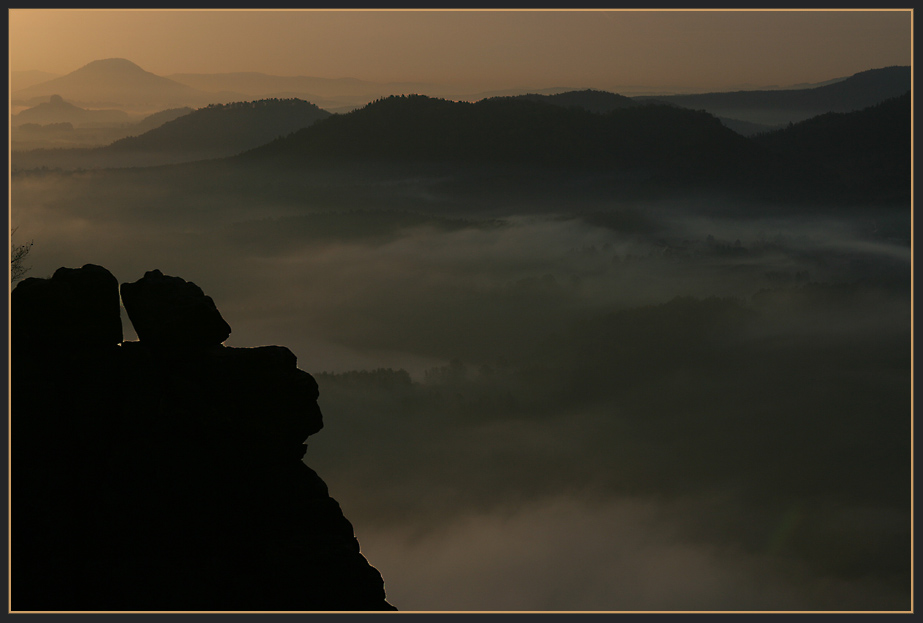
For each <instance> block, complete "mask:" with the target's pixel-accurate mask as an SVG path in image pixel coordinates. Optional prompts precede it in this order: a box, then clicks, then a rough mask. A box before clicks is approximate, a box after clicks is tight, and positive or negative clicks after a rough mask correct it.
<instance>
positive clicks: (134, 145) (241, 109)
mask: <svg viewBox="0 0 923 623" xmlns="http://www.w3.org/2000/svg"><path fill="white" fill-rule="evenodd" d="M329 116H330V113H329V112H327V111H325V110H322V109H320V108H318V107H317V106H315V105H314V104H312V103H310V102H306V101H304V100H300V99H266V100H258V101H254V102H235V103H233V104H212V105H210V106H207V107H205V108H200V109H198V110H196V111H193V112H191V113H189V114H188V115H184V116H182V117H179V118H177V119H174V120H173V121H169V122H167V123H165V124H163V125H162V126H160V127H158V128H155V129H153V130H151V131H149V132H145V133H144V134H141V135H140V136H132V137H128V138H124V139H122V140H119V141H116V142H115V143H113V144H112V145H110V146H109V147H107V148H106V149H107V151H143V152H192V153H200V152H203V151H216V152H219V151H220V152H224V153H226V154H227V155H230V154H233V153H236V152H239V151H244V150H246V149H250V148H252V147H255V146H257V145H261V144H264V143H266V142H268V141H271V140H272V139H274V138H276V137H278V136H283V135H286V134H289V133H291V132H293V131H295V130H297V129H299V128H304V127H307V126H309V125H311V124H312V123H314V122H315V121H318V120H319V119H324V118H326V117H329Z"/></svg>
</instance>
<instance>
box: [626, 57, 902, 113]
mask: <svg viewBox="0 0 923 623" xmlns="http://www.w3.org/2000/svg"><path fill="white" fill-rule="evenodd" d="M910 86H911V74H910V67H906V66H895V67H885V68H882V69H871V70H869V71H863V72H860V73H857V74H855V75H853V76H850V77H849V78H846V79H844V80H838V81H835V82H833V83H830V84H825V85H823V86H819V87H814V88H809V89H782V90H763V91H734V92H729V93H702V94H698V95H667V96H658V97H637V98H634V99H636V100H638V101H649V100H652V99H656V100H657V101H661V102H666V103H669V104H674V105H677V106H683V107H685V108H692V109H694V110H706V111H708V112H710V113H711V114H713V115H715V116H716V117H727V118H730V119H735V120H740V121H747V122H751V123H759V124H765V125H784V124H787V123H793V122H798V121H803V120H805V119H808V118H810V117H815V116H817V115H821V114H824V113H827V112H851V111H854V110H860V109H862V108H866V107H868V106H874V105H875V104H877V103H879V102H881V101H883V100H886V99H888V98H892V97H898V96H900V95H902V94H904V93H905V92H906V91H909V90H910Z"/></svg>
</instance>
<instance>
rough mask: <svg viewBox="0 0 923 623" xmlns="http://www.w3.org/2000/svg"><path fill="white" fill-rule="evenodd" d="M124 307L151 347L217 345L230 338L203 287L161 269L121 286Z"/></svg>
mask: <svg viewBox="0 0 923 623" xmlns="http://www.w3.org/2000/svg"><path fill="white" fill-rule="evenodd" d="M121 295H122V304H123V305H125V311H126V312H127V313H128V318H129V320H131V324H132V325H133V326H134V328H135V332H136V333H137V334H138V339H139V340H141V342H143V343H145V344H147V345H149V346H152V347H189V348H195V347H207V346H217V345H220V344H221V343H222V342H224V341H225V340H226V339H228V337H229V336H230V335H231V327H230V325H229V324H228V323H227V322H226V321H225V320H224V318H222V317H221V313H220V312H219V311H218V308H217V307H216V306H215V302H214V301H213V300H212V298H211V297H210V296H207V295H206V294H205V293H204V292H203V291H202V288H200V287H199V286H197V285H196V284H194V283H192V282H191V281H186V280H184V279H182V278H180V277H171V276H167V275H164V274H163V273H162V272H160V271H159V270H151V271H148V272H146V273H144V277H142V278H141V279H139V280H138V281H135V282H134V283H123V284H122V286H121Z"/></svg>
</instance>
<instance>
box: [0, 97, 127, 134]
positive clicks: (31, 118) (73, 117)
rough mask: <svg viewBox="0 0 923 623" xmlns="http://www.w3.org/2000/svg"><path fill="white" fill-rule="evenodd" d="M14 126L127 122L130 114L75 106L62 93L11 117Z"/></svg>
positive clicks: (75, 125) (77, 125)
mask: <svg viewBox="0 0 923 623" xmlns="http://www.w3.org/2000/svg"><path fill="white" fill-rule="evenodd" d="M10 121H11V123H12V125H13V127H16V126H21V125H24V124H27V123H35V124H39V125H47V124H50V123H70V124H71V125H73V126H74V127H80V126H84V125H100V124H118V123H127V122H128V115H127V114H126V113H125V111H123V110H87V109H85V108H80V107H79V106H74V105H73V104H71V103H70V102H67V101H65V100H64V98H62V97H61V96H60V95H52V96H51V97H50V98H49V100H48V101H47V102H42V103H41V104H39V105H37V106H33V107H32V108H27V109H26V110H24V111H22V112H20V113H18V114H15V115H13V116H12V117H11V119H10Z"/></svg>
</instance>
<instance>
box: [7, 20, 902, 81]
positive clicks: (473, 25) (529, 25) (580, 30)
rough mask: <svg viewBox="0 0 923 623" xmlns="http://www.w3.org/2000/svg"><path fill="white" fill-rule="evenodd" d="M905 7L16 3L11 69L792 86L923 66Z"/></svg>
mask: <svg viewBox="0 0 923 623" xmlns="http://www.w3.org/2000/svg"><path fill="white" fill-rule="evenodd" d="M911 41H912V25H911V13H910V11H909V10H902V11H717V12H716V11H693V12H689V11H623V10H622V11H619V10H617V11H557V10H555V11H547V10H546V11H441V10H440V11H418V10H411V11H370V10H355V11H341V10H334V11H317V10H310V11H304V10H299V11H251V10H245V11H230V10H214V11H201V10H198V11H196V10H191V11H171V10H162V11H161V10H158V11H149V10H141V9H123V10H98V9H97V10H64V9H47V10H46V9H11V10H10V68H11V69H12V70H26V69H38V70H43V71H48V72H52V73H57V74H64V73H68V72H70V71H73V70H75V69H78V68H79V67H82V66H83V65H85V64H87V63H89V62H91V61H94V60H99V59H102V58H113V57H120V58H127V59H128V60H131V61H133V62H135V63H137V64H138V65H140V66H141V67H143V68H144V69H146V70H148V71H151V72H153V73H156V74H159V75H169V74H171V73H177V72H194V73H218V72H231V71H260V72H264V73H270V74H275V75H307V76H320V77H331V78H335V77H354V78H360V79H364V80H373V81H380V82H384V81H426V82H435V83H441V84H449V83H452V84H464V85H466V86H475V87H478V88H484V89H490V88H509V87H519V86H530V87H536V88H543V87H551V86H569V87H592V88H600V89H613V88H617V87H619V86H622V87H625V86H646V87H650V88H652V89H656V88H664V89H669V88H672V89H685V88H696V89H725V88H733V87H736V86H743V85H745V84H753V85H760V86H769V85H792V84H797V83H801V82H818V81H823V80H828V79H832V78H837V77H843V76H848V75H851V74H853V73H856V72H858V71H863V70H866V69H874V68H878V67H885V66H888V65H909V64H910V62H911V55H912V53H911Z"/></svg>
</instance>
